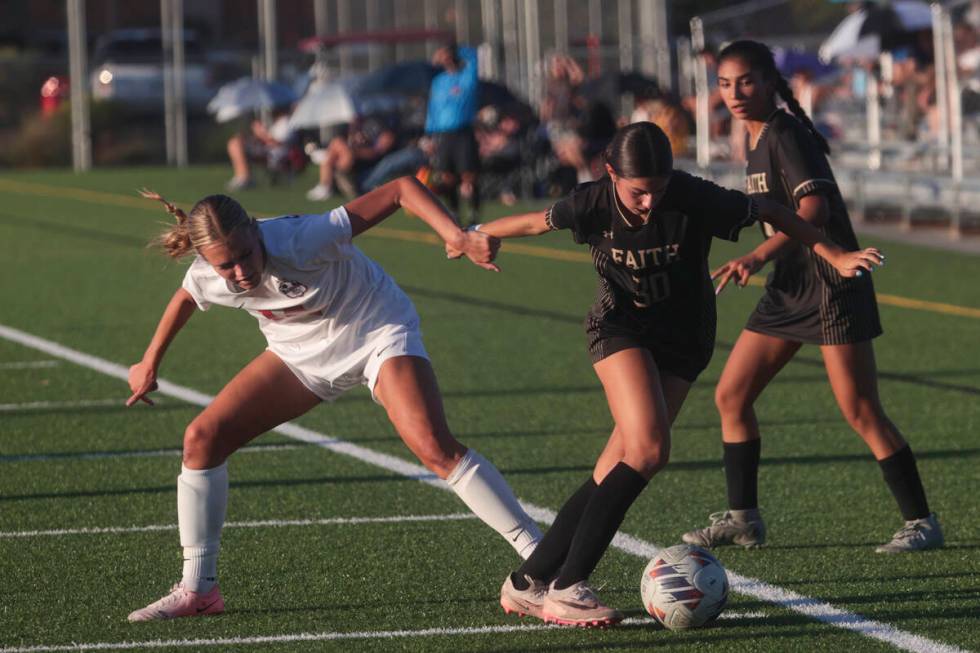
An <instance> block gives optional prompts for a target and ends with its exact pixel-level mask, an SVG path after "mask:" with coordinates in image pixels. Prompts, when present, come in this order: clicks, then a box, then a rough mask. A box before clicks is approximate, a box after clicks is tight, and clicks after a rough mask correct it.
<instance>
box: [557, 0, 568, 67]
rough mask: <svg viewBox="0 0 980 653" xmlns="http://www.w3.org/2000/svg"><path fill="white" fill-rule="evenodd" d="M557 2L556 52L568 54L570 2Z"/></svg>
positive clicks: (566, 0) (561, 0) (560, 0)
mask: <svg viewBox="0 0 980 653" xmlns="http://www.w3.org/2000/svg"><path fill="white" fill-rule="evenodd" d="M554 1H555V52H559V53H561V54H568V0H554Z"/></svg>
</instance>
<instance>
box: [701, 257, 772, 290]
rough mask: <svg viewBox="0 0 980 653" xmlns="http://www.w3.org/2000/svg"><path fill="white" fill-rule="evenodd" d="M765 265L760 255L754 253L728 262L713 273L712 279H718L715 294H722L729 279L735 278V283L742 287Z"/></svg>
mask: <svg viewBox="0 0 980 653" xmlns="http://www.w3.org/2000/svg"><path fill="white" fill-rule="evenodd" d="M763 265H765V261H763V260H762V259H761V258H760V257H758V256H756V255H755V254H754V253H749V254H746V255H745V256H741V257H739V258H735V259H732V260H731V261H729V262H728V263H725V264H724V265H723V266H721V267H720V268H718V269H717V270H715V271H714V272H712V273H711V279H712V280H713V281H714V280H717V281H718V286H717V287H716V288H715V295H720V294H721V291H722V290H724V289H725V286H727V285H728V282H729V281H732V280H733V279H734V281H735V285H736V286H738V287H739V288H741V287H742V286H744V285H745V284H747V283H748V282H749V277H751V276H752V275H753V274H755V273H756V272H758V271H759V270H760V269H761V268H762V266H763Z"/></svg>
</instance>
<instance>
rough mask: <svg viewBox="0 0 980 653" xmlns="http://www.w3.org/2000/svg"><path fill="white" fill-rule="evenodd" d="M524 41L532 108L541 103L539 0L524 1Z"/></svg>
mask: <svg viewBox="0 0 980 653" xmlns="http://www.w3.org/2000/svg"><path fill="white" fill-rule="evenodd" d="M524 41H525V44H526V45H525V47H524V50H525V54H526V57H527V59H526V64H527V88H528V92H527V99H528V102H530V103H531V106H534V107H536V106H538V105H539V104H540V103H541V95H542V92H541V75H540V71H541V28H540V22H539V19H538V0H524Z"/></svg>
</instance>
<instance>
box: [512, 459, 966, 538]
mask: <svg viewBox="0 0 980 653" xmlns="http://www.w3.org/2000/svg"><path fill="white" fill-rule="evenodd" d="M978 455H980V448H974V449H940V450H934V451H922V450H919V449H917V450H916V452H915V456H916V458H917V459H918V460H946V459H949V458H973V457H976V456H978ZM871 461H872V457H871V454H870V453H860V454H833V455H821V456H816V455H811V456H769V457H766V456H763V457H762V460H761V462H760V464H761V465H763V466H776V465H823V464H826V463H851V462H860V463H866V462H871ZM720 466H721V460H720V459H712V460H679V461H673V460H672V461H670V463H669V464H668V466H667V469H669V470H670V471H674V472H677V471H689V472H690V471H702V470H705V469H717V468H719V467H720ZM591 469H592V465H564V466H549V467H525V468H519V467H509V468H507V469H502V470H501V472H502V473H503V474H505V475H506V476H516V475H527V474H531V475H536V474H561V473H565V472H586V471H589V470H591ZM877 544H880V542H879V543H877ZM767 546H769V545H767ZM805 546H815V547H819V546H856V545H850V544H842V545H837V544H834V545H822V544H814V545H800V548H805Z"/></svg>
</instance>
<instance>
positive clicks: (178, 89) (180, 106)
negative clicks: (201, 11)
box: [170, 0, 187, 168]
mask: <svg viewBox="0 0 980 653" xmlns="http://www.w3.org/2000/svg"><path fill="white" fill-rule="evenodd" d="M171 2H172V6H171V11H170V19H171V21H172V22H173V26H172V27H171V29H170V36H171V38H172V39H173V52H174V145H175V146H176V152H175V154H176V158H177V167H179V168H185V167H187V92H186V91H187V85H186V84H185V82H184V79H185V75H184V70H185V69H184V0H171Z"/></svg>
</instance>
